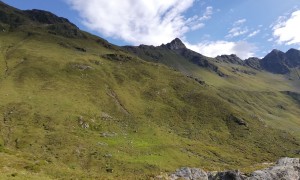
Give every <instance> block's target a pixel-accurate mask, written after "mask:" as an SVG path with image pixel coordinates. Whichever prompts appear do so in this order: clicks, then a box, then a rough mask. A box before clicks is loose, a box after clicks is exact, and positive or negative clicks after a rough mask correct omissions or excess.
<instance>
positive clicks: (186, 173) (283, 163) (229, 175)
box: [158, 157, 300, 180]
mask: <svg viewBox="0 0 300 180" xmlns="http://www.w3.org/2000/svg"><path fill="white" fill-rule="evenodd" d="M158 179H169V180H177V179H182V180H277V179H280V180H300V159H299V158H287V157H285V158H281V159H279V160H278V161H277V163H276V164H275V165H274V166H272V167H269V168H266V169H263V170H258V171H254V172H252V173H251V174H247V175H246V174H244V173H242V172H240V171H239V170H234V171H224V172H205V171H204V170H202V169H198V168H188V167H183V168H181V169H178V170H177V171H176V172H174V173H172V174H171V175H169V176H168V177H167V178H162V177H158Z"/></svg>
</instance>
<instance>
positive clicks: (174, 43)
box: [166, 38, 186, 50]
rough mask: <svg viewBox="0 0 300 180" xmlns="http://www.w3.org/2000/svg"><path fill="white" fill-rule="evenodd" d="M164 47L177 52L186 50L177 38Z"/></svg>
mask: <svg viewBox="0 0 300 180" xmlns="http://www.w3.org/2000/svg"><path fill="white" fill-rule="evenodd" d="M166 46H167V47H168V48H169V49H170V50H177V49H185V48H186V46H185V45H184V44H183V42H182V41H181V40H180V39H179V38H176V39H174V40H173V41H171V42H170V43H168V44H166Z"/></svg>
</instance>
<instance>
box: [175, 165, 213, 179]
mask: <svg viewBox="0 0 300 180" xmlns="http://www.w3.org/2000/svg"><path fill="white" fill-rule="evenodd" d="M169 179H170V180H176V179H185V180H208V175H207V173H206V172H205V171H203V170H202V169H198V168H188V167H183V168H181V169H177V171H176V172H175V173H173V174H171V175H170V178H169Z"/></svg>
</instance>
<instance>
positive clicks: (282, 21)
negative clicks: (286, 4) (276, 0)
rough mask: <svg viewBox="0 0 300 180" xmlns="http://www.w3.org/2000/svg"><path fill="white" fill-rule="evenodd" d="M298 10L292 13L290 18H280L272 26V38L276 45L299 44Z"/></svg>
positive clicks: (299, 18)
mask: <svg viewBox="0 0 300 180" xmlns="http://www.w3.org/2000/svg"><path fill="white" fill-rule="evenodd" d="M299 25H300V10H297V11H294V12H293V13H292V14H291V15H290V17H287V16H280V17H279V18H278V20H277V22H276V23H275V25H272V28H273V36H274V38H275V39H276V42H277V43H278V44H283V43H284V44H286V45H292V44H300V33H299Z"/></svg>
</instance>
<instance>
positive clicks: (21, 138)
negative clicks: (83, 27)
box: [0, 7, 300, 179]
mask: <svg viewBox="0 0 300 180" xmlns="http://www.w3.org/2000/svg"><path fill="white" fill-rule="evenodd" d="M1 8H3V7H1ZM6 8H7V7H6ZM9 11H12V12H13V15H10V16H8V17H20V16H19V15H18V13H21V15H23V16H21V17H22V18H24V19H23V20H20V21H19V20H18V21H17V22H21V23H19V24H17V25H16V24H14V23H13V26H12V25H9V24H7V23H5V22H4V21H2V26H3V31H1V32H0V72H1V76H0V77H1V78H0V100H1V101H0V135H1V136H0V179H9V178H12V179H150V178H151V177H155V176H156V175H158V174H160V172H171V171H174V170H175V169H176V168H178V167H182V166H191V167H202V168H204V169H206V170H219V169H231V168H239V169H242V170H245V171H250V170H253V169H256V168H258V167H260V166H262V164H261V163H263V162H269V161H273V160H275V159H277V158H278V157H281V156H296V153H297V150H299V139H296V137H299V136H298V135H299V129H300V122H299V120H298V119H297V117H299V115H300V110H299V104H297V101H296V100H295V95H294V98H293V97H292V95H289V94H287V93H284V92H281V91H288V90H290V91H295V90H293V89H292V86H291V85H290V84H289V83H288V81H286V79H285V77H283V76H279V75H276V76H275V75H271V74H269V73H265V72H257V74H256V75H255V76H254V75H245V74H240V73H237V74H235V73H233V72H231V71H230V68H231V67H229V66H228V65H227V64H220V65H218V66H219V69H220V70H221V71H222V72H223V73H225V74H227V75H228V77H227V78H224V77H221V76H219V75H218V74H217V73H215V72H214V71H211V70H207V69H205V68H203V67H201V68H198V67H196V66H192V65H191V64H189V65H188V66H189V68H190V69H188V71H189V72H191V73H192V75H193V77H199V78H200V77H201V78H202V80H204V81H205V82H206V83H205V84H203V83H202V84H200V83H199V82H198V81H196V80H195V79H194V78H190V77H187V76H186V75H184V74H183V73H181V72H180V71H176V70H174V69H171V68H169V67H167V66H165V65H162V64H159V63H153V62H147V61H144V60H142V59H140V58H138V57H136V56H135V55H132V54H130V53H128V52H126V51H125V50H123V49H121V48H119V47H116V46H114V45H111V44H109V43H107V42H106V41H104V40H102V39H100V38H98V37H95V36H92V35H90V34H88V33H85V32H82V31H80V30H78V29H76V27H74V26H72V25H70V24H68V22H66V21H62V22H61V21H58V22H57V21H54V20H55V18H54V20H53V19H52V20H51V21H47V22H46V24H47V23H50V25H49V24H47V25H45V22H44V21H42V22H41V20H37V21H33V20H32V19H28V18H27V17H26V16H25V15H24V14H22V13H24V12H23V11H18V10H11V9H10V10H9ZM15 11H17V12H18V13H15ZM1 13H2V14H3V12H2V11H1ZM5 13H8V12H7V10H6V11H5ZM5 13H4V14H5ZM0 17H3V16H0ZM30 17H31V16H30ZM46 17H47V18H48V17H49V15H47V16H46ZM50 17H51V16H50ZM47 18H46V19H47ZM13 19H14V20H15V18H13ZM10 20H11V19H10ZM10 22H11V21H10ZM14 22H15V21H14ZM28 22H30V23H28ZM32 22H33V23H32ZM51 23H54V24H51ZM69 25H70V26H69ZM53 27H56V28H53ZM75 30H76V33H74V32H75ZM174 57H175V56H174ZM236 82H239V83H236ZM269 82H272V84H271V85H270V83H269Z"/></svg>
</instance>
